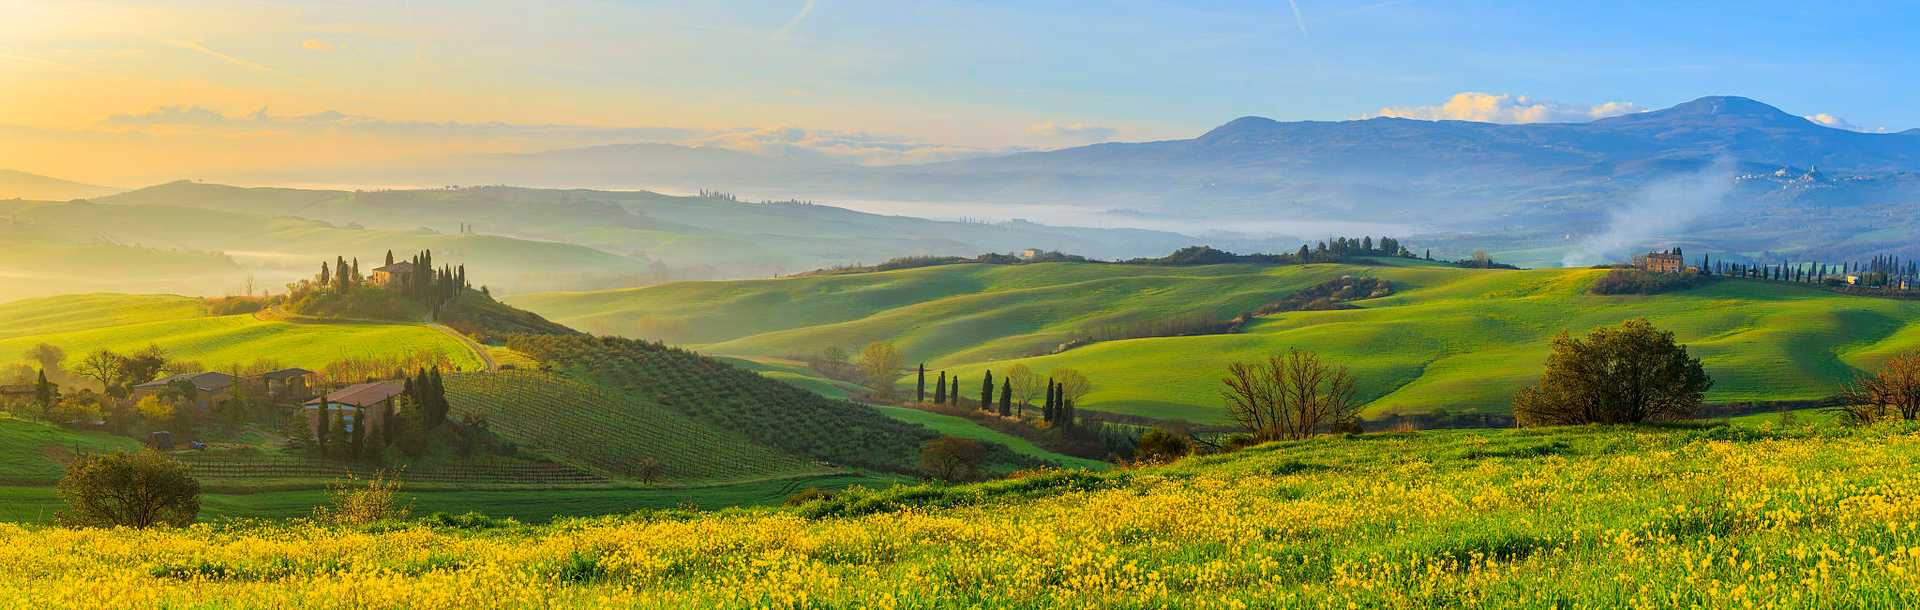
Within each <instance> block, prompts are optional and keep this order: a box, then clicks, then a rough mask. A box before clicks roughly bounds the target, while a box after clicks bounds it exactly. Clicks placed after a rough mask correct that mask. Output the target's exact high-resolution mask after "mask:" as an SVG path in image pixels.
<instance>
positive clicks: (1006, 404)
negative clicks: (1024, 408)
mask: <svg viewBox="0 0 1920 610" xmlns="http://www.w3.org/2000/svg"><path fill="white" fill-rule="evenodd" d="M1012 414H1013V384H1011V383H1002V384H1000V416H1001V417H1006V416H1008V415H1012Z"/></svg>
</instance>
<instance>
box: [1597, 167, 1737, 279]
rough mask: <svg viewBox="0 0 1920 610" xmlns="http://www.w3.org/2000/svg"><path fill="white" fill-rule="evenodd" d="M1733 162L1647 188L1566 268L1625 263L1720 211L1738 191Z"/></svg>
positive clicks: (1615, 212) (1618, 210)
mask: <svg viewBox="0 0 1920 610" xmlns="http://www.w3.org/2000/svg"><path fill="white" fill-rule="evenodd" d="M1733 172H1734V166H1733V161H1732V160H1731V159H1728V158H1726V157H1721V158H1718V159H1715V160H1714V162H1713V163H1712V164H1710V165H1708V166H1707V167H1705V168H1702V169H1701V170H1699V171H1696V172H1693V173H1690V174H1686V175H1682V176H1675V177H1672V178H1668V179H1665V180H1661V181H1659V182H1656V183H1653V184H1651V185H1648V186H1647V187H1646V188H1644V189H1641V190H1640V191H1639V192H1638V193H1634V194H1633V195H1632V196H1631V197H1629V198H1628V200H1627V203H1626V205H1623V206H1621V207H1618V208H1614V210H1613V213H1612V214H1611V216H1610V218H1609V219H1608V221H1607V230H1606V231H1603V232H1601V233H1599V234H1596V235H1593V236H1590V237H1588V238H1586V239H1585V240H1582V241H1581V242H1580V245H1578V246H1575V247H1574V248H1573V250H1572V251H1569V252H1567V255H1566V256H1565V257H1564V258H1562V259H1560V265H1561V266H1564V267H1585V266H1589V265H1595V264H1599V263H1602V262H1606V261H1609V260H1624V259H1625V258H1626V257H1627V256H1628V255H1629V254H1630V253H1631V252H1632V251H1633V250H1635V249H1639V248H1646V247H1648V246H1649V245H1650V242H1652V241H1653V240H1654V238H1656V237H1658V236H1660V235H1662V234H1666V233H1670V232H1673V231H1678V230H1680V229H1684V228H1686V227H1687V225H1689V224H1692V223H1693V221H1695V220H1699V219H1700V218H1702V217H1704V216H1706V215H1708V214H1710V213H1713V211H1715V210H1717V209H1719V208H1720V206H1721V203H1722V201H1723V200H1724V199H1725V198H1726V196H1727V193H1728V192H1729V191H1731V190H1733V179H1734V173H1733Z"/></svg>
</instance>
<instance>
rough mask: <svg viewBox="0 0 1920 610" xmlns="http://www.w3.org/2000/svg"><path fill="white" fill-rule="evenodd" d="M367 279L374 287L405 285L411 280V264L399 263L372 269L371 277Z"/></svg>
mask: <svg viewBox="0 0 1920 610" xmlns="http://www.w3.org/2000/svg"><path fill="white" fill-rule="evenodd" d="M368 279H369V281H371V282H373V285H375V286H392V285H396V284H406V283H407V282H408V281H409V280H412V279H413V262H412V261H400V262H397V263H394V264H391V265H387V266H385V267H380V268H378V269H374V270H373V277H371V278H368Z"/></svg>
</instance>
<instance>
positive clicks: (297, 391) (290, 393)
mask: <svg viewBox="0 0 1920 610" xmlns="http://www.w3.org/2000/svg"><path fill="white" fill-rule="evenodd" d="M314 374H315V373H314V372H313V371H309V370H307V369H302V368H286V369H280V370H277V371H268V372H265V373H261V374H259V375H256V376H254V378H253V379H255V380H256V381H255V382H254V385H255V387H257V388H259V390H260V391H261V393H262V394H265V395H266V396H267V397H268V398H270V399H273V400H286V401H294V400H306V399H308V398H312V397H313V388H312V386H310V385H309V384H308V383H307V380H308V379H309V378H311V377H313V375H314Z"/></svg>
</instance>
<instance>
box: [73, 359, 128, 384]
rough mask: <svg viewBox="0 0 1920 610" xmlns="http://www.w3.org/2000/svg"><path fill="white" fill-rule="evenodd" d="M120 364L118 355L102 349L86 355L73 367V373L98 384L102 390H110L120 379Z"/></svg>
mask: <svg viewBox="0 0 1920 610" xmlns="http://www.w3.org/2000/svg"><path fill="white" fill-rule="evenodd" d="M120 363H121V358H120V355H119V354H115V353H113V352H110V351H107V350H104V349H103V350H99V351H96V352H93V353H91V354H87V357H86V358H85V359H83V360H81V361H80V364H79V365H77V366H75V367H74V369H73V372H75V373H79V374H81V375H84V376H87V377H90V378H92V379H93V380H94V381H98V382H100V387H102V388H111V387H113V382H114V380H116V379H119V377H120Z"/></svg>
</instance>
